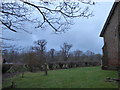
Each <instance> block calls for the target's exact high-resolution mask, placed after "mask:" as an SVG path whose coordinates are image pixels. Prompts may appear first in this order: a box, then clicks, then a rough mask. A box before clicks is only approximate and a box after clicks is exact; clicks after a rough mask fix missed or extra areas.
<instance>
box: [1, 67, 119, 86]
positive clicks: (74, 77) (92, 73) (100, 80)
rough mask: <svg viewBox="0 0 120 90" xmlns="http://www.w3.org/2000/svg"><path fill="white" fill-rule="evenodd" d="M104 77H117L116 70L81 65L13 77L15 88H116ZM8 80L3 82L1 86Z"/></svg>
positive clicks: (7, 84)
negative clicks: (46, 72)
mask: <svg viewBox="0 0 120 90" xmlns="http://www.w3.org/2000/svg"><path fill="white" fill-rule="evenodd" d="M106 77H111V78H117V72H116V71H105V70H101V68H100V67H81V68H72V69H63V70H53V71H49V72H48V76H45V75H44V72H37V73H31V72H27V73H25V77H24V78H21V76H17V77H14V78H13V79H14V81H15V82H16V88H117V83H115V82H105V79H106ZM9 85H10V82H6V83H3V87H6V86H9Z"/></svg>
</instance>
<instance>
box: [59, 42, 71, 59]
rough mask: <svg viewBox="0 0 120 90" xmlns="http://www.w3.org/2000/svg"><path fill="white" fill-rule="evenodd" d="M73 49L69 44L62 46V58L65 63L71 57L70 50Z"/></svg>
mask: <svg viewBox="0 0 120 90" xmlns="http://www.w3.org/2000/svg"><path fill="white" fill-rule="evenodd" d="M71 47H72V44H68V43H63V46H61V49H62V57H63V60H64V61H67V60H68V58H69V56H70V53H69V51H70V49H71Z"/></svg>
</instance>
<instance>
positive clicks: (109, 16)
mask: <svg viewBox="0 0 120 90" xmlns="http://www.w3.org/2000/svg"><path fill="white" fill-rule="evenodd" d="M117 4H118V2H114V4H113V6H112V9H111V11H110V13H109V15H108V18H107V20H106V22H105V24H104V26H103V29H102V31H101V33H100V37H103V35H104V33H105V30H106V28H107V26H108V24H109V21H110V20H111V17H112V15H113V13H114V10H115V8H116V6H117Z"/></svg>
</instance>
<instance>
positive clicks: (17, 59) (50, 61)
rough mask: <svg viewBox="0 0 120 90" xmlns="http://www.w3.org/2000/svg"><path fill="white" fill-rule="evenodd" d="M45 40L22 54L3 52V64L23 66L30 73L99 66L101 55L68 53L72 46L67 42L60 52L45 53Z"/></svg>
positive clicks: (14, 51)
mask: <svg viewBox="0 0 120 90" xmlns="http://www.w3.org/2000/svg"><path fill="white" fill-rule="evenodd" d="M46 45H47V41H46V40H37V41H35V42H34V45H33V46H32V47H31V48H30V49H29V50H28V51H24V52H19V50H15V49H9V50H8V49H4V50H3V63H7V62H8V63H10V62H11V63H13V64H19V65H21V64H24V65H26V66H27V68H28V70H29V71H31V72H35V71H44V70H45V71H46V75H47V70H54V69H67V68H75V67H85V66H99V65H100V64H101V55H100V54H95V53H94V52H92V51H86V52H83V51H81V50H75V51H70V49H71V48H72V46H73V45H72V44H68V43H67V42H65V43H63V45H62V46H60V48H61V50H60V51H57V50H55V49H53V48H52V49H50V50H49V51H46Z"/></svg>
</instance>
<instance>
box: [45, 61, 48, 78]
mask: <svg viewBox="0 0 120 90" xmlns="http://www.w3.org/2000/svg"><path fill="white" fill-rule="evenodd" d="M45 75H46V76H47V75H48V73H47V63H45Z"/></svg>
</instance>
